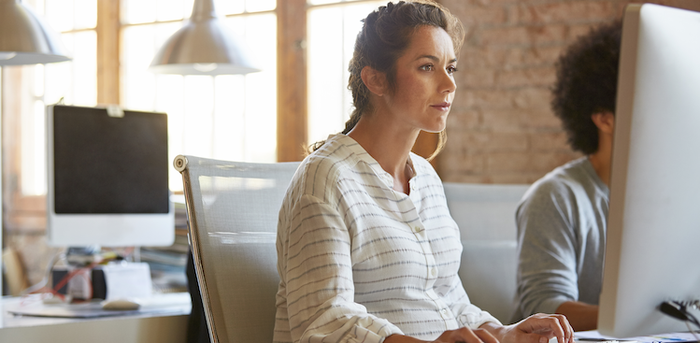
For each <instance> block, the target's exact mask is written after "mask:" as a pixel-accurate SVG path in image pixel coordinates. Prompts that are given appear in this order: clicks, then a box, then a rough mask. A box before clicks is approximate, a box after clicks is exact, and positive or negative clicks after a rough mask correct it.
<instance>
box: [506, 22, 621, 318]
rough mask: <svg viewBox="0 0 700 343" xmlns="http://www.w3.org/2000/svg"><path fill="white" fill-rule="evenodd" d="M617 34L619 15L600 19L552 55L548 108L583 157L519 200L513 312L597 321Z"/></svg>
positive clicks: (537, 185)
mask: <svg viewBox="0 0 700 343" xmlns="http://www.w3.org/2000/svg"><path fill="white" fill-rule="evenodd" d="M621 33H622V23H621V22H620V21H615V22H612V23H606V24H603V25H600V26H597V27H595V28H593V29H592V30H591V31H590V32H589V33H588V34H586V35H584V36H581V37H580V38H579V39H577V40H576V41H575V42H574V43H573V44H572V45H571V46H569V47H568V48H567V49H566V50H565V51H564V53H563V54H562V55H561V56H560V57H559V60H558V62H557V65H556V68H557V80H556V82H555V85H554V87H553V89H552V93H553V100H552V103H551V105H552V109H553V111H554V113H555V115H556V116H557V117H558V118H560V119H561V121H562V124H563V127H564V129H565V131H566V133H567V136H568V142H569V144H570V146H571V147H572V148H573V149H574V150H576V151H579V152H581V153H583V154H584V155H585V156H584V157H581V158H579V159H576V160H574V161H571V162H569V163H567V164H565V165H563V166H560V167H558V168H556V169H554V170H553V171H551V172H550V173H548V174H547V175H545V176H544V177H542V178H541V179H539V180H538V181H536V182H535V183H534V184H533V185H532V186H531V187H530V189H529V190H528V191H527V192H526V193H525V195H524V196H523V199H522V200H521V202H520V204H519V206H518V209H517V212H516V222H517V227H518V271H517V309H516V314H515V316H514V319H517V318H522V317H524V316H527V315H530V314H532V313H536V312H546V313H560V314H564V315H566V317H567V318H568V320H569V322H570V323H571V326H572V327H573V328H574V330H576V331H581V330H592V329H595V328H596V327H597V320H598V298H599V295H600V290H601V285H602V276H603V257H604V253H605V233H606V223H607V216H608V204H609V194H610V190H609V188H608V187H609V183H610V164H611V154H612V141H613V127H614V122H615V115H614V111H615V98H616V92H617V75H618V64H619V60H620V42H621Z"/></svg>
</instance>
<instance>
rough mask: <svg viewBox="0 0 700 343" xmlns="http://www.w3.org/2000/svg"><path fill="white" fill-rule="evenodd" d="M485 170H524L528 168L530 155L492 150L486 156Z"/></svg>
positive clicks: (492, 171) (495, 171)
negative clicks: (492, 151)
mask: <svg viewBox="0 0 700 343" xmlns="http://www.w3.org/2000/svg"><path fill="white" fill-rule="evenodd" d="M486 168H487V169H486V170H487V171H488V172H490V173H498V172H524V171H528V170H529V169H530V155H529V154H522V153H518V152H494V153H490V154H489V155H488V156H487V157H486Z"/></svg>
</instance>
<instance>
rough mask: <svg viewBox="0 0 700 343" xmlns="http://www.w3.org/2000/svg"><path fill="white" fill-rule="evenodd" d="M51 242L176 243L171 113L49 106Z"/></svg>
mask: <svg viewBox="0 0 700 343" xmlns="http://www.w3.org/2000/svg"><path fill="white" fill-rule="evenodd" d="M47 116H48V117H47V133H48V139H47V143H48V151H47V152H48V153H47V156H48V169H49V170H48V176H49V180H48V195H47V199H48V215H47V232H48V241H49V244H51V245H69V246H86V245H100V246H131V245H170V244H172V242H173V239H174V219H173V218H174V216H173V211H172V208H173V206H172V205H171V203H170V191H169V189H168V168H169V166H170V164H169V163H168V143H167V140H168V137H167V116H166V115H165V113H154V112H137V111H123V110H120V109H115V111H108V110H107V109H106V108H93V107H77V106H63V105H54V106H50V107H49V108H48V110H47Z"/></svg>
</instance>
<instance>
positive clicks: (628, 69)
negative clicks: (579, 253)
mask: <svg viewBox="0 0 700 343" xmlns="http://www.w3.org/2000/svg"><path fill="white" fill-rule="evenodd" d="M621 49H622V50H621V56H620V72H619V80H618V93H617V94H618V95H617V107H616V111H615V134H614V146H613V156H612V174H611V180H610V184H611V188H610V212H609V216H608V228H607V230H608V232H607V247H606V255H605V267H604V274H603V287H602V291H601V296H600V307H599V316H598V330H599V332H600V333H602V334H604V335H610V336H613V337H630V336H640V335H650V334H658V333H664V332H676V331H688V328H687V327H686V325H685V323H684V322H682V321H680V320H677V319H674V318H671V317H669V316H667V315H665V314H663V313H662V312H660V311H659V305H660V304H661V303H662V302H663V301H667V300H681V301H685V300H692V299H700V265H699V264H700V13H697V12H692V11H687V10H681V9H675V8H670V7H664V6H658V5H652V4H643V5H639V4H633V5H628V6H627V8H626V9H625V13H624V18H623V30H622V47H621ZM694 329H697V328H694Z"/></svg>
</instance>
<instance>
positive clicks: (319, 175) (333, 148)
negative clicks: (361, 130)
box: [292, 135, 358, 195]
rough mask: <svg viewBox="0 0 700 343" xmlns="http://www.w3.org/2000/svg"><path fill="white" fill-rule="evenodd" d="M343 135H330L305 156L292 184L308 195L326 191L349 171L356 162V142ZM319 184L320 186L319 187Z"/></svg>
mask: <svg viewBox="0 0 700 343" xmlns="http://www.w3.org/2000/svg"><path fill="white" fill-rule="evenodd" d="M344 137H345V136H344V135H331V136H329V138H328V140H326V142H325V143H324V144H323V145H322V146H321V147H320V148H319V149H318V150H316V151H314V152H313V153H311V154H310V155H309V156H307V157H306V158H305V159H304V160H303V161H302V162H301V164H300V165H299V169H298V170H297V173H296V174H295V176H294V179H293V180H292V184H293V185H296V186H297V187H301V188H302V189H304V192H305V193H307V194H310V195H318V194H316V193H318V192H319V191H327V190H328V189H329V186H332V185H333V184H336V183H337V181H338V179H340V178H342V177H343V175H344V174H346V173H349V172H351V170H352V168H353V166H354V165H355V164H356V163H357V153H358V151H356V149H353V145H354V144H357V143H355V142H354V140H351V139H350V140H347V139H344ZM319 186H320V187H319Z"/></svg>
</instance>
